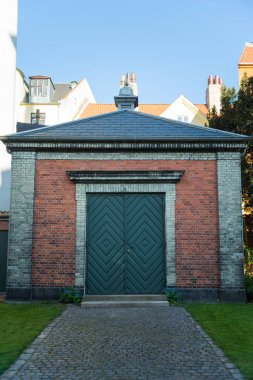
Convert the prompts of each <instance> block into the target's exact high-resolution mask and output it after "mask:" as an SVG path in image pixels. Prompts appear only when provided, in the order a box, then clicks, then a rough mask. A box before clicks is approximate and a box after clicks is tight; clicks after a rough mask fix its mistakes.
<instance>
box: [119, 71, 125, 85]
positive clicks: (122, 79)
mask: <svg viewBox="0 0 253 380" xmlns="http://www.w3.org/2000/svg"><path fill="white" fill-rule="evenodd" d="M120 84H121V87H124V86H125V75H124V74H122V75H121V81H120Z"/></svg>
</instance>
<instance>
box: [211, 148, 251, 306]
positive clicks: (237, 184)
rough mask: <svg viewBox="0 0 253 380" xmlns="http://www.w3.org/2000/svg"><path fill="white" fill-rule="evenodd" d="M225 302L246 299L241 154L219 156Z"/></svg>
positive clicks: (220, 225)
mask: <svg viewBox="0 0 253 380" xmlns="http://www.w3.org/2000/svg"><path fill="white" fill-rule="evenodd" d="M217 158H218V160H217V169H218V202H219V231H220V271H221V289H220V298H221V300H223V299H225V300H231V301H233V300H237V299H238V300H243V299H244V297H245V292H244V272H243V225H242V191H241V156H240V153H237V154H236V153H232V154H231V153H229V152H220V153H218V157H217Z"/></svg>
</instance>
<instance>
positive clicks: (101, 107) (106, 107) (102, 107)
mask: <svg viewBox="0 0 253 380" xmlns="http://www.w3.org/2000/svg"><path fill="white" fill-rule="evenodd" d="M113 111H117V107H116V106H115V104H96V103H90V104H88V106H87V107H86V108H85V110H84V111H83V112H82V113H81V114H80V115H79V118H80V119H84V118H86V117H91V116H96V115H101V114H103V113H108V112H113Z"/></svg>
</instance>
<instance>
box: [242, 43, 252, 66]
mask: <svg viewBox="0 0 253 380" xmlns="http://www.w3.org/2000/svg"><path fill="white" fill-rule="evenodd" d="M241 64H251V65H252V64H253V43H252V42H246V44H245V46H244V48H243V52H242V55H241V58H240V60H239V65H241Z"/></svg>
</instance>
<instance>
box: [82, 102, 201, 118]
mask: <svg viewBox="0 0 253 380" xmlns="http://www.w3.org/2000/svg"><path fill="white" fill-rule="evenodd" d="M195 106H196V107H197V108H198V109H199V110H200V111H201V112H202V113H203V114H204V115H207V113H208V108H207V106H206V104H195ZM169 107H170V104H139V107H138V109H139V111H140V112H144V113H148V114H150V115H156V116H160V115H161V114H162V113H163V112H164V111H165V110H166V109H167V108H169ZM113 111H117V107H116V106H115V104H96V103H90V104H88V106H87V107H86V108H85V110H84V111H83V112H82V113H81V114H80V115H79V116H78V119H79V118H80V119H85V118H86V117H91V116H96V115H101V114H104V113H108V112H113Z"/></svg>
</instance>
